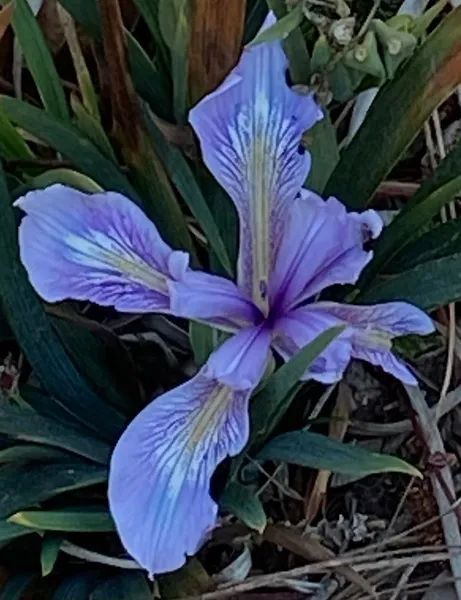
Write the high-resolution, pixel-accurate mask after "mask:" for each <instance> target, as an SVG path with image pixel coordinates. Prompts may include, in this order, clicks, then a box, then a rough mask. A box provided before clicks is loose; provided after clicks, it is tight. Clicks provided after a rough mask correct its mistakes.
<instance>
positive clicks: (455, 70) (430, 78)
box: [326, 7, 461, 209]
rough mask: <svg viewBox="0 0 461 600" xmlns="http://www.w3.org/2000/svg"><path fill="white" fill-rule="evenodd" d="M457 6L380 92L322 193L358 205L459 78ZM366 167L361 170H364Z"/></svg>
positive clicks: (364, 201) (460, 55)
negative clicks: (324, 191)
mask: <svg viewBox="0 0 461 600" xmlns="http://www.w3.org/2000/svg"><path fill="white" fill-rule="evenodd" d="M460 28H461V7H459V8H456V9H454V10H453V11H452V12H451V13H450V14H449V15H448V16H447V17H446V19H444V20H443V21H442V23H441V24H440V25H439V26H438V27H437V29H436V30H435V31H434V32H433V33H432V34H431V35H430V36H429V37H428V39H427V41H426V42H425V43H424V44H423V45H422V46H421V47H420V48H419V49H418V50H416V52H415V53H414V55H413V56H412V57H411V58H410V59H409V60H408V61H407V63H406V64H405V65H404V66H403V67H402V68H400V69H399V70H398V72H397V74H396V76H395V78H394V79H393V80H392V81H390V82H389V83H388V84H387V85H386V86H384V88H383V89H382V90H381V91H380V93H379V94H378V96H377V97H376V99H375V101H374V102H373V104H372V106H371V108H370V110H369V112H368V115H367V117H366V119H365V121H364V123H363V125H362V126H361V127H360V129H359V131H358V132H357V135H356V136H355V137H354V138H353V140H352V142H351V144H350V145H349V146H348V147H347V148H346V149H345V150H344V152H343V153H342V156H341V159H340V161H339V163H338V166H337V167H336V169H335V170H334V171H333V174H332V175H331V177H330V180H329V181H328V184H327V187H326V194H327V195H333V196H336V197H338V198H341V200H342V201H343V202H344V203H345V204H346V205H347V206H348V207H349V208H353V209H358V208H363V207H364V206H365V205H366V204H367V203H368V202H369V201H370V199H371V198H372V196H373V194H374V192H375V190H376V189H377V187H378V186H379V184H380V183H381V181H382V180H383V179H384V177H385V176H386V175H387V173H389V171H390V170H391V169H392V167H393V166H394V165H395V164H396V162H397V161H398V160H399V158H400V157H401V156H402V154H403V153H404V152H405V150H406V148H408V146H409V145H410V144H411V142H412V140H413V139H414V138H415V136H416V135H417V134H418V132H419V131H420V130H421V128H422V127H423V124H424V122H425V121H426V120H427V118H428V117H429V116H430V115H431V113H432V112H433V111H434V109H435V108H437V107H438V106H439V105H440V104H441V103H442V102H443V101H444V100H445V99H446V98H448V97H449V96H450V94H451V93H452V92H453V90H454V89H455V88H456V87H457V85H458V84H459V83H460V81H461V68H460V65H461V45H460V44H459V31H460ZM364 165H366V168H364Z"/></svg>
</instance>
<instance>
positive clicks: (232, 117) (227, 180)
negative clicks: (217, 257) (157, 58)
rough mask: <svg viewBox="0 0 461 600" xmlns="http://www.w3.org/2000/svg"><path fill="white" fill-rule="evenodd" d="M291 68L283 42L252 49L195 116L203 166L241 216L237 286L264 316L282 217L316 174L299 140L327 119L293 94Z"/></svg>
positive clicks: (308, 100)
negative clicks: (288, 77) (288, 78)
mask: <svg viewBox="0 0 461 600" xmlns="http://www.w3.org/2000/svg"><path fill="white" fill-rule="evenodd" d="M272 19H273V16H270V17H269V21H271V22H272ZM269 21H267V22H266V26H267V25H268V24H269ZM287 66H288V63H287V59H286V57H285V54H284V52H283V50H282V45H281V43H280V41H275V42H272V43H266V44H260V45H257V46H254V47H250V48H249V49H246V50H244V52H243V54H242V57H241V59H240V62H239V64H238V65H237V66H236V67H235V69H234V70H233V71H232V72H231V73H230V75H229V76H228V77H227V78H226V80H225V81H224V83H223V84H222V85H221V86H220V87H219V88H218V89H217V90H216V91H215V92H213V93H212V94H210V95H209V96H207V97H205V98H204V99H203V100H201V101H200V102H199V103H198V105H197V106H195V107H194V108H193V109H192V111H191V112H190V122H191V124H192V126H193V127H194V129H195V131H196V133H197V135H198V137H199V139H200V142H201V147H202V153H203V158H204V161H205V163H206V165H207V166H208V168H209V169H210V171H211V172H212V173H213V175H214V176H215V177H216V179H217V180H218V182H219V183H220V184H221V185H222V186H223V187H224V188H225V189H226V191H227V192H228V193H229V195H230V196H231V198H232V200H233V201H234V203H235V205H236V207H237V210H238V213H239V217H240V252H239V262H238V281H239V284H240V285H241V286H242V287H243V289H244V290H245V291H246V292H247V294H248V295H249V297H251V298H252V299H253V300H254V302H255V303H256V304H257V305H258V306H259V307H260V308H261V309H262V310H263V311H265V310H266V309H267V306H268V297H267V290H268V280H269V273H270V270H271V268H272V266H273V258H274V252H275V250H276V248H277V247H278V244H279V241H280V236H281V233H282V222H283V216H284V213H285V210H286V209H287V206H288V205H289V204H290V203H291V201H292V200H293V199H294V197H295V195H296V194H297V193H298V192H299V189H300V188H301V185H302V184H303V183H304V181H305V179H306V177H307V174H308V171H309V167H310V156H309V154H308V153H307V152H303V151H300V147H299V144H300V141H301V135H302V133H303V132H304V131H306V130H307V129H309V128H310V127H312V126H313V125H314V124H315V123H316V121H318V120H319V119H321V118H322V113H321V111H320V109H319V108H318V106H317V105H316V103H315V101H314V100H313V97H312V95H309V96H307V95H299V94H297V93H295V92H293V91H292V90H291V89H290V88H289V87H288V85H287V84H286V71H287Z"/></svg>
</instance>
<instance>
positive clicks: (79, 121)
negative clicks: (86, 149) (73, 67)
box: [70, 96, 117, 164]
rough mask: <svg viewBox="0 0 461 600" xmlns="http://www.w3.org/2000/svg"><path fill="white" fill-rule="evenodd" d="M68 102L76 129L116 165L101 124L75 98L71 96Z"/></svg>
mask: <svg viewBox="0 0 461 600" xmlns="http://www.w3.org/2000/svg"><path fill="white" fill-rule="evenodd" d="M70 102H71V105H72V110H73V111H74V114H75V117H76V122H75V124H76V126H77V127H78V129H79V130H80V131H81V132H82V133H83V135H84V136H85V137H87V138H88V139H89V140H90V142H92V143H93V144H94V145H95V146H96V147H97V148H98V150H100V151H101V152H102V153H103V154H104V156H106V157H107V158H108V159H109V160H111V161H112V162H113V163H115V164H117V157H116V156H115V152H114V149H113V148H112V146H111V145H110V142H109V138H108V137H107V135H106V132H105V131H104V128H103V126H102V125H101V122H100V121H99V120H98V119H96V118H95V117H94V116H93V115H92V114H91V113H90V112H88V110H87V109H86V108H85V107H84V106H83V104H82V103H81V102H80V100H79V99H78V98H77V97H76V96H71V99H70Z"/></svg>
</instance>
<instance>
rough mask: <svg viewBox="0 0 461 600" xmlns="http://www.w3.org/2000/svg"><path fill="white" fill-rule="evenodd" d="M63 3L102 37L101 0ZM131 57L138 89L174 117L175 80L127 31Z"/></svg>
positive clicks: (93, 34)
mask: <svg viewBox="0 0 461 600" xmlns="http://www.w3.org/2000/svg"><path fill="white" fill-rule="evenodd" d="M59 1H60V4H62V6H64V8H65V9H66V10H67V11H68V12H69V13H70V14H71V15H72V17H73V18H74V19H75V20H76V21H77V22H78V23H80V24H81V26H82V27H83V28H84V29H85V31H86V32H87V33H88V34H89V35H90V36H91V37H93V38H94V39H96V40H98V41H101V22H100V14H99V5H98V3H97V0H85V2H82V1H81V0H59ZM125 34H126V43H127V49H128V60H129V63H130V70H131V72H132V76H133V82H134V85H135V87H136V90H137V91H138V93H139V94H140V95H141V96H142V97H143V98H144V100H146V102H148V103H149V105H150V107H151V108H152V110H153V111H154V113H155V114H156V115H158V116H159V117H161V118H162V119H167V120H171V119H172V110H171V107H172V100H171V97H172V92H171V81H170V80H169V79H167V77H166V74H164V73H159V72H157V71H156V70H155V67H154V65H153V63H152V61H151V60H150V59H149V57H148V56H147V54H146V53H145V51H144V50H143V48H142V46H141V45H140V44H139V42H138V41H137V40H136V39H135V38H134V37H133V36H132V35H131V34H130V32H129V31H126V32H125Z"/></svg>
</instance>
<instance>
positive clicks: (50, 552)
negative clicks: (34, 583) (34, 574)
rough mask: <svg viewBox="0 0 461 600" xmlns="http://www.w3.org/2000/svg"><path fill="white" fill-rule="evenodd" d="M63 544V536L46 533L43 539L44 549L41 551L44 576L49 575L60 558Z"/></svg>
mask: <svg viewBox="0 0 461 600" xmlns="http://www.w3.org/2000/svg"><path fill="white" fill-rule="evenodd" d="M61 544H62V537H61V536H56V535H45V537H44V538H43V541H42V550H41V552H40V564H41V566H42V577H46V576H47V575H49V574H50V573H51V572H52V571H53V569H54V565H55V564H56V560H57V559H58V555H59V549H60V547H61Z"/></svg>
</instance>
